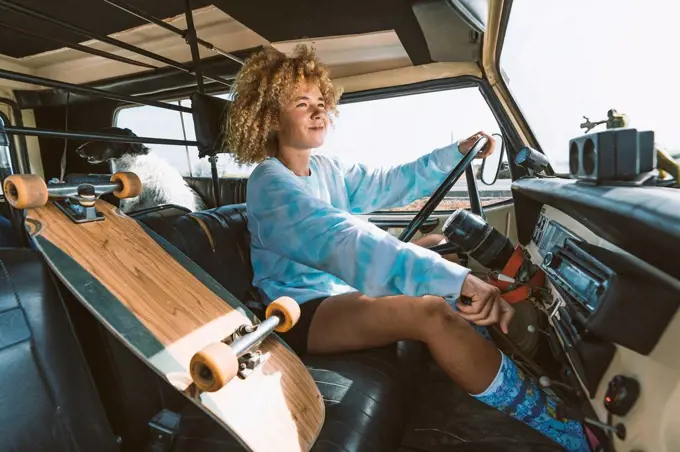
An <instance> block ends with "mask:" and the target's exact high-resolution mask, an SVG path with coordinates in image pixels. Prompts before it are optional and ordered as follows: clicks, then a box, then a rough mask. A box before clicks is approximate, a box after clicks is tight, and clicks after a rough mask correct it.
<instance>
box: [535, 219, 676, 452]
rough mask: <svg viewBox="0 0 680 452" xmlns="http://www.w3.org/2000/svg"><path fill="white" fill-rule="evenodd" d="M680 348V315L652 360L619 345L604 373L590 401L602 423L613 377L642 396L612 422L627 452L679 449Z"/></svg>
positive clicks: (572, 226) (584, 233)
mask: <svg viewBox="0 0 680 452" xmlns="http://www.w3.org/2000/svg"><path fill="white" fill-rule="evenodd" d="M546 215H547V216H548V217H549V218H550V219H552V220H555V221H557V222H559V223H560V224H562V225H563V226H565V227H566V228H568V229H569V230H571V231H572V232H573V233H575V234H577V235H578V236H580V237H581V238H582V239H583V240H585V241H587V242H588V243H591V244H593V245H597V246H601V247H603V248H607V249H609V250H612V251H614V252H616V253H619V254H621V255H623V256H625V257H627V258H628V259H631V260H632V261H635V262H636V263H638V264H640V265H641V266H643V267H645V268H646V269H648V270H649V271H651V272H653V273H655V274H657V275H659V276H660V277H661V278H663V279H664V280H666V281H668V282H669V283H671V284H672V285H674V286H675V287H676V288H678V290H680V281H678V280H677V279H674V278H672V277H671V276H669V275H667V274H665V273H662V272H660V271H659V270H657V269H655V268H654V267H652V266H650V265H649V264H646V263H645V262H643V261H641V260H640V259H638V258H636V257H634V256H632V255H631V254H629V253H627V252H626V251H623V250H621V249H620V248H618V247H617V246H615V245H613V244H611V243H609V242H607V241H606V240H604V239H602V238H600V237H598V236H597V235H595V234H594V233H593V232H592V231H590V230H589V229H588V228H586V227H585V226H583V225H582V224H581V223H579V222H578V221H576V220H575V219H573V218H572V217H570V216H568V215H566V214H564V213H563V212H561V211H559V210H557V209H554V208H551V207H547V206H546ZM527 249H528V250H529V252H530V253H531V256H532V260H533V261H534V263H536V264H540V263H542V258H541V256H540V254H539V253H538V250H537V248H536V245H535V244H534V243H533V241H532V242H531V244H530V245H529V246H528V247H527ZM661 252H663V251H661ZM553 290H554V289H553ZM640 302H641V303H642V302H644V300H640ZM678 344H680V315H679V314H676V315H675V317H674V318H673V319H672V320H671V322H670V324H669V325H668V327H667V329H666V331H665V333H664V335H663V336H662V337H661V339H660V340H659V343H658V344H657V346H656V347H655V348H654V350H653V351H652V353H650V355H649V356H644V355H641V354H638V353H636V352H634V351H632V350H630V349H628V348H625V347H621V346H618V345H617V346H616V354H615V356H614V359H613V360H612V363H611V364H610V366H609V368H608V369H607V371H606V372H605V374H604V376H603V378H602V381H601V382H600V385H599V387H598V389H597V393H596V395H595V398H594V399H593V400H592V403H593V406H594V409H595V411H596V412H597V414H598V416H599V418H600V420H601V421H603V422H604V421H605V420H606V415H607V411H606V410H605V408H604V406H603V404H602V401H603V400H604V395H605V392H606V389H607V383H608V382H609V380H611V378H612V377H614V376H615V375H618V374H622V375H625V376H628V377H632V378H635V379H636V380H637V381H638V382H639V383H640V398H639V399H638V401H637V402H636V404H635V405H634V406H633V409H632V410H631V411H630V412H629V413H628V415H626V416H625V417H621V418H619V417H616V416H614V418H613V421H612V422H613V423H618V422H622V423H623V424H624V425H625V426H626V431H627V438H626V440H625V441H620V440H618V439H616V440H615V441H616V442H615V444H616V450H618V451H625V452H628V451H633V450H639V451H646V452H652V451H654V452H675V451H678V450H680V359H678Z"/></svg>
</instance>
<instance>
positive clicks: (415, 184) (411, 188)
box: [335, 142, 463, 214]
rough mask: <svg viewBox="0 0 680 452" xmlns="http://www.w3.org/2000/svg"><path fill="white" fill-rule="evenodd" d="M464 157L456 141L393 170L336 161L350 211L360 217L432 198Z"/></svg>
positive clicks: (392, 168)
mask: <svg viewBox="0 0 680 452" xmlns="http://www.w3.org/2000/svg"><path fill="white" fill-rule="evenodd" d="M462 158H463V154H461V153H460V151H459V150H458V142H455V143H453V144H451V145H449V146H445V147H443V148H439V149H435V150H434V151H432V152H430V153H429V154H426V155H424V156H422V157H420V158H418V159H417V160H415V161H413V162H410V163H406V164H403V165H398V166H394V167H391V168H376V169H370V168H368V167H367V166H366V165H364V164H360V163H355V164H351V165H350V164H346V163H343V162H342V161H341V160H339V159H335V161H336V164H337V165H338V166H339V167H340V169H341V171H342V172H343V174H344V179H345V185H346V187H347V194H348V196H349V202H350V212H351V213H354V214H357V213H370V212H374V211H376V210H379V209H387V208H392V207H403V206H407V205H408V204H410V203H412V202H413V201H416V200H418V199H421V198H423V197H425V196H430V195H432V193H434V191H435V190H436V189H437V188H438V187H439V185H441V183H442V182H443V181H444V179H445V178H446V176H447V175H448V174H449V173H450V172H451V170H453V168H454V167H455V166H456V165H457V164H458V162H460V161H461V160H462Z"/></svg>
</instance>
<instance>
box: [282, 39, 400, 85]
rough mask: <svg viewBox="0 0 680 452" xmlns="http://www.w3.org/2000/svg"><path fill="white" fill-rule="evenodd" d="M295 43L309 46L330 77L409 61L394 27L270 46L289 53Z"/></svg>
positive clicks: (390, 66)
mask: <svg viewBox="0 0 680 452" xmlns="http://www.w3.org/2000/svg"><path fill="white" fill-rule="evenodd" d="M299 44H306V45H309V46H313V47H314V49H315V50H316V53H317V55H318V56H319V58H320V59H321V61H323V62H324V64H326V65H328V66H329V68H330V71H331V76H332V77H333V78H340V77H347V76H353V75H359V74H367V73H370V72H377V71H385V70H388V69H395V68H400V67H407V66H412V65H413V63H412V62H411V59H410V58H409V56H408V53H406V49H404V46H403V45H402V44H401V41H400V40H399V37H398V36H397V34H396V33H395V32H394V30H388V31H380V32H375V33H364V34H357V35H345V36H328V37H322V38H314V39H299V40H294V41H285V42H277V43H273V44H272V47H274V48H276V49H278V50H280V51H281V52H283V53H285V54H288V55H290V54H291V53H292V52H293V50H294V49H295V46H297V45H299Z"/></svg>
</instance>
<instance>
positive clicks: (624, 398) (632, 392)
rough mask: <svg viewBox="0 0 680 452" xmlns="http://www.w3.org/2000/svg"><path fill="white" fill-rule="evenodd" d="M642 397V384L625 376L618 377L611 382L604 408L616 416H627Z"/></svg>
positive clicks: (605, 397)
mask: <svg viewBox="0 0 680 452" xmlns="http://www.w3.org/2000/svg"><path fill="white" fill-rule="evenodd" d="M639 395H640V383H638V382H637V380H635V379H633V378H629V377H624V376H623V375H616V376H615V377H614V378H612V379H611V381H610V382H609V387H608V388H607V393H606V394H605V396H604V407H605V408H606V409H607V411H609V412H610V413H612V414H614V415H616V416H625V415H626V414H627V413H628V412H629V411H630V409H631V408H632V407H633V405H634V404H635V402H636V401H637V399H638V397H639Z"/></svg>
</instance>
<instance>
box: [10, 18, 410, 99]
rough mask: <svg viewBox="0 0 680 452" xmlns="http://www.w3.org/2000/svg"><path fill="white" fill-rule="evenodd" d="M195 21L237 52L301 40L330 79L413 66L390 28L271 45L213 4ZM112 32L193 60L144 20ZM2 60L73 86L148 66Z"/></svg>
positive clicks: (180, 23)
mask: <svg viewBox="0 0 680 452" xmlns="http://www.w3.org/2000/svg"><path fill="white" fill-rule="evenodd" d="M166 22H168V23H170V24H172V25H174V26H176V27H178V28H180V29H185V28H186V20H185V17H184V15H183V14H182V15H179V16H177V17H174V18H172V19H168V20H167V21H166ZM194 22H195V25H196V29H197V31H198V35H199V37H200V38H202V39H204V40H206V41H208V42H210V43H212V44H213V45H215V46H216V47H218V48H219V49H221V50H223V51H225V52H235V51H238V50H242V49H248V48H253V47H258V46H265V45H270V44H271V45H272V46H273V47H275V48H277V49H279V50H281V51H283V52H286V53H289V52H291V51H292V50H293V49H294V47H295V45H297V44H299V43H305V44H312V45H314V47H315V48H316V50H317V53H318V55H319V57H320V58H321V60H322V61H323V62H324V63H326V64H327V65H329V66H330V69H331V72H332V74H333V77H334V78H343V77H350V76H356V75H360V74H367V73H372V72H382V71H386V70H390V69H395V68H403V67H411V66H412V62H411V60H410V58H409V56H408V54H407V53H406V50H405V49H404V46H403V45H402V44H401V41H400V40H399V37H398V36H397V34H396V33H395V31H394V30H386V31H380V32H374V33H365V34H358V35H346V36H331V37H320V38H309V39H304V40H296V41H285V42H276V43H270V42H268V41H267V40H266V39H265V38H263V37H262V36H260V35H259V34H257V33H255V32H254V31H252V30H251V29H249V28H247V27H246V26H244V25H243V24H241V23H240V22H238V21H236V20H234V19H233V18H232V17H230V16H229V15H227V14H225V13H224V12H222V11H221V10H220V9H218V8H215V7H213V6H209V7H205V8H201V9H197V10H196V11H194ZM110 36H111V37H113V38H115V39H118V40H120V41H123V42H126V43H128V44H132V45H135V46H137V47H140V48H142V49H145V50H148V51H151V52H153V53H156V54H158V55H161V56H164V57H166V58H170V59H172V60H175V61H178V62H186V61H191V59H192V58H191V49H190V47H189V46H188V45H187V44H186V43H185V41H184V40H183V39H182V38H181V37H180V36H178V35H176V34H174V33H171V32H169V31H167V30H165V29H163V28H161V27H159V26H158V25H155V24H145V25H142V26H139V27H136V28H134V29H130V30H125V31H122V32H119V33H115V34H112V35H110ZM81 44H82V45H84V46H88V47H92V48H96V49H98V50H102V51H105V52H109V53H112V54H115V55H119V56H123V57H126V58H130V59H132V60H135V61H140V62H144V63H148V64H151V65H153V66H155V67H164V66H165V65H164V64H163V63H160V62H157V61H155V60H153V59H150V58H147V57H144V56H139V55H136V54H134V53H133V52H130V51H128V50H125V49H120V48H118V47H116V46H113V45H110V44H106V43H102V42H100V41H97V40H88V41H85V42H81ZM198 49H199V53H200V56H201V58H206V57H210V56H214V55H216V53H214V52H212V51H211V50H208V49H205V48H204V47H201V46H199V47H198ZM0 58H2V60H0V63H1V62H6V64H7V65H8V67H7V68H8V69H11V70H14V71H17V72H23V73H28V74H33V75H37V76H40V77H45V78H49V79H53V80H59V81H63V82H68V83H74V84H83V83H88V82H93V81H96V80H102V79H109V78H112V77H120V76H125V75H130V74H135V73H139V72H143V71H147V70H148V69H147V68H143V67H138V66H133V65H130V64H125V63H120V62H117V61H113V60H109V59H107V58H103V57H100V56H96V55H90V54H87V53H84V52H80V51H78V50H73V49H68V48H62V49H57V50H54V51H49V52H45V53H42V54H39V55H33V56H30V57H26V58H22V59H13V58H9V57H1V56H0ZM13 87H17V88H21V89H39V88H40V87H35V86H26V85H19V84H16V86H15V85H13Z"/></svg>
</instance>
